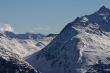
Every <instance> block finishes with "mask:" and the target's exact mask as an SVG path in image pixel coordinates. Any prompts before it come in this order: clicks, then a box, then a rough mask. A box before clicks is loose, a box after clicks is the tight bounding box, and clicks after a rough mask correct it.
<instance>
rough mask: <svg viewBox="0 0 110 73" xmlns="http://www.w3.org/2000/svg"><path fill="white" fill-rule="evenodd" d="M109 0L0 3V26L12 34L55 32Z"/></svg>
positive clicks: (10, 0) (13, 0) (9, 0)
mask: <svg viewBox="0 0 110 73" xmlns="http://www.w3.org/2000/svg"><path fill="white" fill-rule="evenodd" d="M102 5H105V6H107V7H109V8H110V0H0V25H3V24H11V26H12V27H14V29H15V31H16V32H20V33H24V32H36V33H38V32H40V33H45V34H47V33H59V32H60V31H61V30H62V28H63V27H64V26H65V25H66V24H67V23H69V22H71V21H73V20H74V19H75V18H76V17H78V16H82V15H85V14H91V13H93V12H95V11H97V10H98V9H99V8H100V7H101V6H102Z"/></svg>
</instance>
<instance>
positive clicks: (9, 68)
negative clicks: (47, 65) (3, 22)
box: [0, 47, 38, 73]
mask: <svg viewBox="0 0 110 73" xmlns="http://www.w3.org/2000/svg"><path fill="white" fill-rule="evenodd" d="M0 73H38V71H37V70H35V69H34V68H33V67H32V66H30V65H29V64H28V63H26V62H25V61H23V60H22V59H20V58H19V57H18V56H17V54H14V53H13V52H11V51H8V50H7V49H5V48H2V47H0Z"/></svg>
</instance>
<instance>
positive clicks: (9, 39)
mask: <svg viewBox="0 0 110 73" xmlns="http://www.w3.org/2000/svg"><path fill="white" fill-rule="evenodd" d="M12 30H13V28H12V27H11V26H10V25H9V24H5V25H4V26H2V27H0V47H2V48H5V49H6V50H8V51H12V52H13V53H15V54H17V55H18V56H19V57H21V58H25V57H26V56H28V55H31V54H33V53H34V52H37V51H39V50H41V49H42V48H44V47H45V46H46V45H47V44H48V43H50V41H51V40H52V39H53V38H54V36H50V37H47V36H45V35H43V34H40V33H39V34H35V33H24V34H17V33H15V32H14V30H13V31H12Z"/></svg>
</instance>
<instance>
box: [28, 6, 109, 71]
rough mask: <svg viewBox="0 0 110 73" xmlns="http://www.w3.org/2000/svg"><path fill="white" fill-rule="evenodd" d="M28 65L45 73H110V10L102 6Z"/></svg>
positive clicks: (61, 34) (29, 58) (83, 18)
mask: <svg viewBox="0 0 110 73" xmlns="http://www.w3.org/2000/svg"><path fill="white" fill-rule="evenodd" d="M27 61H28V62H29V63H30V64H31V65H32V66H33V67H35V68H38V70H40V71H41V72H42V73H92V72H93V71H94V72H95V73H102V72H100V71H101V70H100V69H103V68H107V67H108V69H110V66H108V65H109V64H110V9H108V8H106V7H105V6H102V7H101V8H100V9H99V10H98V11H97V12H95V13H93V14H91V15H85V16H82V17H78V18H77V19H76V20H75V21H73V22H71V23H69V24H68V25H67V26H66V27H65V28H64V29H63V30H62V31H61V33H60V34H59V35H58V36H57V37H56V38H55V39H54V40H53V41H52V42H51V43H50V44H49V45H48V46H46V47H45V48H44V49H42V50H41V51H39V52H37V53H35V54H33V55H31V56H29V57H28V59H27ZM102 64H103V68H100V67H102ZM97 65H98V66H97ZM106 65H107V66H106ZM91 66H92V67H91ZM97 67H99V68H97ZM90 69H92V70H90ZM103 70H105V69H103ZM94 72H93V73H94ZM105 72H106V73H107V70H106V71H105ZM105 72H103V73H105ZM109 72H110V71H109V70H108V73H109Z"/></svg>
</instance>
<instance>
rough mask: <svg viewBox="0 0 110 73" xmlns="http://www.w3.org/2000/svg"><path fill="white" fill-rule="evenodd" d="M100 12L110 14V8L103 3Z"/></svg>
mask: <svg viewBox="0 0 110 73" xmlns="http://www.w3.org/2000/svg"><path fill="white" fill-rule="evenodd" d="M98 13H102V14H110V9H109V8H107V7H106V6H104V5H103V6H102V7H101V8H100V9H99V11H98Z"/></svg>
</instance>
